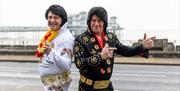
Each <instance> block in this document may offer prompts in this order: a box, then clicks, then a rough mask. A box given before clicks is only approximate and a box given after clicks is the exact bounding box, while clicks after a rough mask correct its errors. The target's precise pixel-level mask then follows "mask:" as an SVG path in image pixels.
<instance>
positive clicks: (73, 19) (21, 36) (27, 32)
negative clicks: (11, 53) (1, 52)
mask: <svg viewBox="0 0 180 91" xmlns="http://www.w3.org/2000/svg"><path fill="white" fill-rule="evenodd" d="M116 19H117V18H116V17H110V18H109V20H108V23H109V24H108V28H107V30H108V31H110V32H114V33H115V34H116V35H117V37H118V39H119V40H120V39H121V30H122V28H121V27H120V26H119V24H118V23H117V22H116ZM86 20H87V13H86V12H80V13H79V14H71V15H68V22H69V25H68V28H69V29H70V31H71V32H72V34H73V35H74V36H75V37H76V36H77V35H79V34H81V33H83V32H84V31H86V30H87V24H86ZM46 31H47V27H45V26H42V27H0V45H37V44H38V43H39V41H40V40H41V38H42V37H43V35H44V34H45V32H46Z"/></svg>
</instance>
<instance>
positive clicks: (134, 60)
mask: <svg viewBox="0 0 180 91" xmlns="http://www.w3.org/2000/svg"><path fill="white" fill-rule="evenodd" d="M0 61H10V62H38V61H39V58H37V57H35V56H21V55H0ZM115 63H121V64H158V65H179V66H180V58H148V59H146V58H142V57H115Z"/></svg>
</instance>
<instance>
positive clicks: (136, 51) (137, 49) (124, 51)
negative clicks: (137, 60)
mask: <svg viewBox="0 0 180 91" xmlns="http://www.w3.org/2000/svg"><path fill="white" fill-rule="evenodd" d="M114 38H115V42H116V43H115V46H116V48H117V50H116V51H115V52H116V53H117V54H119V55H122V56H126V57H130V56H135V55H140V56H142V57H145V58H148V55H149V50H148V49H145V48H144V47H143V45H142V44H139V45H136V46H133V47H130V46H125V45H123V44H122V43H120V42H119V40H118V39H117V37H116V35H114Z"/></svg>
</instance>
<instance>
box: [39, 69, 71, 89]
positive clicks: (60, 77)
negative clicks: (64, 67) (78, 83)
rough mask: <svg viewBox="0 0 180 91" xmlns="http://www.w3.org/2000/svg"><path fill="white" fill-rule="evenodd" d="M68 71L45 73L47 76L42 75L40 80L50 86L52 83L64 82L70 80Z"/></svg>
mask: <svg viewBox="0 0 180 91" xmlns="http://www.w3.org/2000/svg"><path fill="white" fill-rule="evenodd" d="M70 73H71V72H70V71H67V72H64V73H60V74H52V75H47V76H42V77H41V81H42V82H43V84H44V85H45V86H52V85H57V84H61V85H63V84H65V83H67V82H71V77H70Z"/></svg>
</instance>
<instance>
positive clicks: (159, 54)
mask: <svg viewBox="0 0 180 91" xmlns="http://www.w3.org/2000/svg"><path fill="white" fill-rule="evenodd" d="M36 48H37V46H34V45H32V46H31V45H28V46H24V45H13V46H11V45H0V55H26V56H27V55H29V56H32V55H35V50H36ZM149 53H150V56H152V57H155V58H180V51H154V50H150V51H149ZM116 56H118V55H116Z"/></svg>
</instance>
